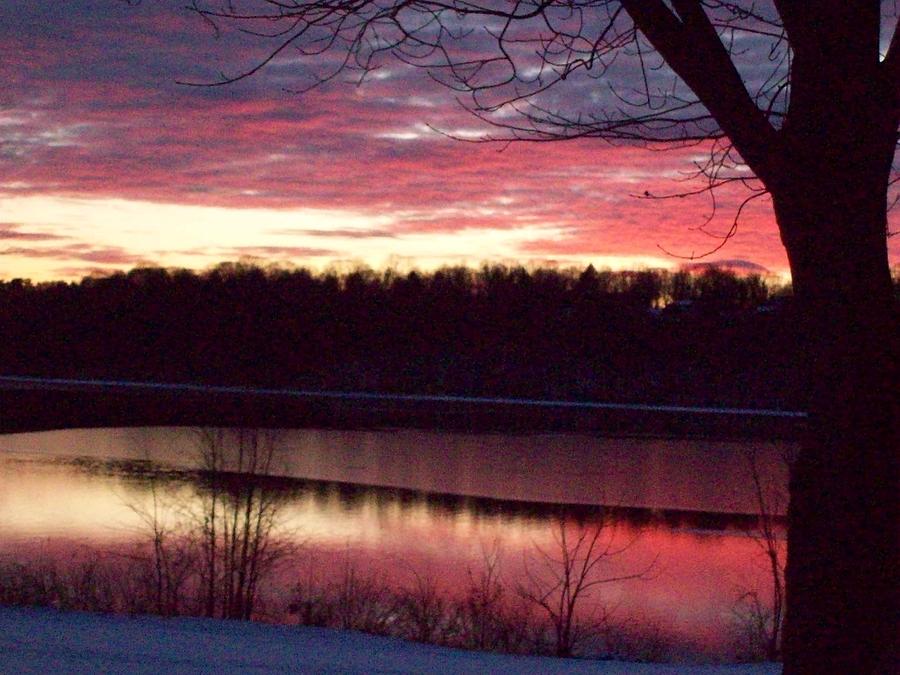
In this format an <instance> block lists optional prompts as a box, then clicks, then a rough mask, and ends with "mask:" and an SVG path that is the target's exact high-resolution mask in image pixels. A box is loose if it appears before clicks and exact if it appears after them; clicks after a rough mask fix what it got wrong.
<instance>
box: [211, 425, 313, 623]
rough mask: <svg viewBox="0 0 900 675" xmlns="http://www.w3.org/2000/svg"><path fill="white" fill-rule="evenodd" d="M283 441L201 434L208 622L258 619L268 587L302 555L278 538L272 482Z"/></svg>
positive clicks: (267, 435) (261, 435)
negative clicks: (282, 565)
mask: <svg viewBox="0 0 900 675" xmlns="http://www.w3.org/2000/svg"><path fill="white" fill-rule="evenodd" d="M279 436H280V434H279V432H277V431H272V430H262V429H200V430H198V431H197V432H196V437H197V441H198V442H197V448H198V460H199V467H200V471H201V477H202V478H203V479H204V482H203V484H202V486H201V489H200V497H201V502H202V505H201V510H200V513H199V514H197V516H196V520H197V523H198V525H199V528H198V529H199V533H198V542H199V544H198V545H199V547H200V551H201V556H202V560H203V564H202V565H201V567H200V585H201V589H202V606H203V613H204V614H206V616H221V617H224V618H232V619H249V618H251V616H252V615H253V613H254V609H255V608H256V606H257V603H258V601H259V592H260V582H261V580H262V579H263V578H264V577H266V576H268V575H269V574H271V573H272V572H273V570H274V569H275V567H276V565H277V564H278V563H279V562H280V561H281V560H283V559H284V558H285V557H287V556H288V555H289V554H290V553H291V552H293V551H294V550H295V548H296V547H295V546H293V545H291V544H289V543H287V542H286V541H285V540H284V539H278V538H277V537H276V536H274V534H275V530H276V528H277V525H278V520H279V519H278V511H279V505H280V503H281V501H282V499H283V495H282V494H281V493H280V492H279V491H278V490H277V489H274V488H273V487H272V486H270V485H268V484H267V482H266V479H267V478H270V477H271V476H272V475H273V472H274V471H275V469H276V467H277V464H278V462H277V460H278V456H279V451H280V447H279Z"/></svg>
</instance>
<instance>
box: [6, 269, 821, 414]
mask: <svg viewBox="0 0 900 675" xmlns="http://www.w3.org/2000/svg"><path fill="white" fill-rule="evenodd" d="M789 291H790V289H789V288H786V287H779V286H772V285H769V284H767V283H766V282H765V280H764V279H762V278H761V277H759V276H757V275H750V276H738V275H736V274H734V273H733V272H730V271H727V270H723V269H717V268H708V269H705V270H702V271H689V270H681V271H677V272H670V271H666V270H642V271H608V270H599V271H598V270H596V269H595V268H594V267H593V266H589V267H587V268H586V269H583V270H578V269H566V270H563V269H554V268H540V267H539V268H525V267H522V266H510V265H485V266H483V267H481V268H479V269H473V268H467V267H448V268H442V269H438V270H436V271H433V272H420V271H410V272H398V271H397V270H393V269H388V270H384V271H375V270H372V269H369V268H363V267H360V268H356V269H351V270H349V271H343V272H339V271H336V270H329V271H324V272H320V273H316V272H312V271H310V270H308V269H304V268H299V269H298V268H284V267H277V266H269V267H262V266H258V265H256V264H252V263H244V262H238V263H224V264H221V265H218V266H216V267H214V268H211V269H209V270H207V271H205V272H201V273H197V272H192V271H188V270H183V269H171V270H170V269H163V268H156V267H142V268H137V269H134V270H131V271H129V272H127V273H124V272H119V273H115V274H111V275H109V276H102V277H96V276H93V277H85V278H83V279H82V280H80V281H78V282H70V283H66V282H49V283H38V284H35V283H31V282H29V281H26V280H21V279H14V280H11V281H6V282H0V332H2V334H3V335H4V336H5V339H4V340H3V341H2V343H0V372H3V373H4V374H15V375H34V376H54V377H79V378H115V379H128V380H137V381H153V382H198V383H208V384H226V385H228V384H241V385H252V386H266V387H303V388H330V389H345V390H366V391H383V392H408V393H412V392H415V393H434V394H444V393H446V394H461V395H503V396H526V397H551V398H567V399H604V400H619V401H638V402H671V403H694V404H721V405H765V406H775V407H800V406H802V405H803V403H804V401H803V391H802V387H800V386H799V381H798V372H797V370H798V369H797V367H796V365H795V364H796V363H798V362H799V359H797V354H796V351H797V346H796V345H797V343H798V340H797V337H796V334H795V333H796V328H795V323H794V321H792V303H791V296H790V292H789Z"/></svg>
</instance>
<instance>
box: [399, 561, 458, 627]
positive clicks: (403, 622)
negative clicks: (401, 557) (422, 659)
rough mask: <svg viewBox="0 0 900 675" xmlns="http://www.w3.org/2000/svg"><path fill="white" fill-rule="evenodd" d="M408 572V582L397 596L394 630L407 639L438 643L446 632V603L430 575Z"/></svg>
mask: <svg viewBox="0 0 900 675" xmlns="http://www.w3.org/2000/svg"><path fill="white" fill-rule="evenodd" d="M410 572H411V574H412V577H413V579H412V583H410V584H409V585H407V586H406V588H404V589H402V590H401V591H399V593H398V596H397V599H398V602H397V618H396V623H395V625H396V628H395V630H396V631H397V632H398V633H399V635H400V636H402V637H404V638H406V639H409V640H415V641H416V642H432V643H437V644H440V643H442V642H443V641H444V640H445V639H446V637H445V636H447V635H448V634H449V630H448V629H449V618H450V602H449V601H448V599H447V597H446V596H445V595H443V594H442V593H441V592H440V590H439V589H438V586H437V582H436V581H435V579H434V577H433V576H432V575H431V574H420V573H419V572H417V571H416V570H413V569H410Z"/></svg>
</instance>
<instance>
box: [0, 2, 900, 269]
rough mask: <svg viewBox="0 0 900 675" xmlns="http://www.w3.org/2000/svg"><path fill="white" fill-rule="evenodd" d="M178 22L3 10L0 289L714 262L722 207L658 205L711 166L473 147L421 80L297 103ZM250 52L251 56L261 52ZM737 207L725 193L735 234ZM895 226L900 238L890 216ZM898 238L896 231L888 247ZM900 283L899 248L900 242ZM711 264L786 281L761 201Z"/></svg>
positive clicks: (135, 14) (207, 35)
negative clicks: (283, 271)
mask: <svg viewBox="0 0 900 675" xmlns="http://www.w3.org/2000/svg"><path fill="white" fill-rule="evenodd" d="M184 4H186V3H184V2H181V1H178V0H158V1H156V2H147V1H145V2H143V3H141V4H139V5H137V6H129V5H128V4H126V3H125V2H116V1H113V0H73V1H71V2H32V1H30V0H4V2H3V3H2V4H0V82H2V86H0V279H9V278H13V277H30V278H32V279H35V280H45V279H72V278H77V277H81V276H83V275H86V274H91V273H96V272H98V271H99V272H109V271H113V270H117V269H128V268H131V267H133V266H135V265H141V264H153V265H163V266H179V267H182V266H183V267H190V268H195V269H203V268H207V267H209V266H211V265H214V264H216V263H217V262H221V261H224V260H237V259H239V258H257V259H259V260H260V261H262V262H279V263H292V264H297V265H310V266H313V267H316V268H322V267H325V266H327V265H329V264H335V263H336V264H338V265H349V264H357V263H364V264H369V265H372V266H373V267H384V266H386V265H392V266H396V267H399V268H400V269H409V268H412V267H418V268H431V267H434V266H436V265H441V264H458V263H466V264H479V263H481V262H488V261H503V262H513V261H516V262H554V263H558V264H563V265H569V264H576V265H584V264H587V263H588V262H592V263H594V264H595V265H596V266H598V267H600V266H608V267H612V268H622V267H629V268H636V267H642V266H650V267H658V266H659V267H676V266H678V265H680V264H682V263H683V262H684V261H683V260H681V259H680V258H678V257H675V256H672V255H669V254H667V253H666V252H665V251H669V252H671V253H674V254H678V255H683V256H689V255H691V254H692V253H693V254H699V253H702V252H704V251H707V250H709V249H710V248H712V247H714V246H715V245H716V244H717V240H716V239H715V238H713V237H710V236H709V235H708V234H705V233H703V232H700V231H698V230H697V226H699V225H701V224H702V223H703V221H704V217H705V216H706V214H707V213H708V212H709V209H710V200H709V198H708V196H700V197H696V198H691V199H678V200H669V201H656V200H648V199H644V198H641V196H642V195H644V194H645V192H650V193H653V194H658V193H667V192H678V191H681V190H683V189H684V187H685V183H684V182H679V181H680V179H681V178H683V177H684V176H685V175H686V174H689V173H690V172H691V170H692V168H693V164H692V162H694V161H698V160H699V161H702V160H703V159H704V158H705V154H704V148H703V147H694V148H689V149H682V150H674V151H669V152H654V151H649V150H647V149H644V148H641V147H628V146H623V145H618V146H614V145H609V144H607V143H605V142H603V141H598V140H592V139H587V140H584V141H573V142H566V143H553V144H534V143H532V144H527V143H520V144H513V145H510V146H502V145H497V144H473V143H465V142H461V141H458V140H451V139H449V138H447V137H445V136H442V135H441V134H439V133H436V132H435V131H433V130H432V128H437V129H441V130H443V131H446V132H448V133H451V134H453V135H456V136H460V137H463V138H470V139H475V138H479V137H480V136H482V135H483V134H484V133H485V127H484V126H483V125H482V124H480V123H479V122H478V121H477V120H475V119H474V118H473V117H472V116H471V115H469V114H468V113H466V112H465V111H464V110H462V108H461V107H460V106H459V105H458V104H457V103H456V102H455V100H454V97H453V94H452V92H450V91H448V90H446V89H444V88H442V87H440V86H438V85H436V84H435V83H433V82H432V81H430V80H429V79H428V77H427V76H426V74H425V73H424V72H422V71H421V70H415V69H411V68H409V67H406V66H401V65H400V64H398V63H394V64H391V65H388V66H386V67H385V68H383V69H381V70H379V71H377V72H376V73H374V76H373V77H371V78H370V80H369V81H368V82H366V83H365V84H363V85H362V86H353V85H351V84H346V83H332V84H329V85H327V86H324V87H322V88H319V89H317V90H314V91H312V92H310V93H307V94H304V95H302V96H300V95H297V94H296V93H291V92H290V91H288V90H289V89H290V87H292V86H295V87H296V82H297V77H296V69H297V68H301V67H302V66H300V65H298V64H297V63H296V62H295V60H291V59H290V58H287V59H284V60H282V61H280V62H278V63H275V64H273V66H272V67H270V68H268V69H266V70H265V71H263V72H262V73H260V74H258V75H257V76H255V77H253V78H251V79H249V80H245V81H242V82H239V83H237V84H234V85H231V86H227V87H219V88H196V87H189V86H184V85H180V84H177V81H179V80H186V81H197V82H203V81H205V82H208V81H212V80H214V79H216V78H217V77H218V74H219V73H220V72H224V73H226V74H233V73H236V72H238V71H239V70H240V69H241V67H242V65H243V64H246V63H248V62H251V61H252V60H253V56H254V55H255V54H257V53H260V52H259V50H258V49H257V48H258V47H259V45H258V44H255V43H252V42H249V41H245V42H236V41H235V40H234V39H233V38H230V37H229V36H225V37H223V38H220V39H216V37H215V35H214V34H213V32H212V30H211V29H210V28H209V27H208V26H205V25H204V24H203V23H202V22H201V21H200V20H199V19H198V18H197V17H196V16H192V15H190V14H189V13H187V12H185V11H184V10H183V9H182V7H183V5H184ZM254 50H255V51H254ZM744 196H745V194H744V193H741V192H737V191H736V192H733V193H721V194H720V195H719V197H718V199H719V203H718V213H719V214H720V218H719V219H717V221H714V222H713V224H712V225H711V226H710V227H709V228H708V229H709V230H710V231H712V232H713V233H715V232H722V231H725V230H727V229H728V226H729V225H730V220H731V218H732V217H733V216H734V212H735V208H736V205H737V204H738V203H739V202H740V201H741V199H742V198H743V197H744ZM894 219H895V220H896V216H894ZM894 229H896V227H895V228H894ZM891 252H892V262H893V263H895V264H896V263H897V262H898V261H900V237H895V238H893V239H892V240H891ZM705 260H706V261H716V260H720V261H721V260H726V261H743V262H744V263H746V264H747V266H748V267H750V268H752V269H760V268H756V267H754V266H761V268H765V269H767V270H769V271H771V272H773V273H776V274H779V273H783V272H784V271H785V270H786V267H787V261H786V257H785V254H784V251H783V248H782V246H781V243H780V240H779V237H778V233H777V231H776V228H775V224H774V221H773V218H772V213H771V207H770V205H769V203H768V201H767V200H765V199H760V200H756V201H755V202H754V204H753V206H752V207H750V208H748V209H747V210H746V211H745V213H744V215H743V217H742V219H741V221H740V226H739V230H738V232H737V234H736V235H735V236H734V237H733V238H732V239H731V240H730V241H729V242H728V243H727V245H726V246H725V247H724V248H723V249H722V250H721V251H718V252H717V253H716V254H715V255H713V256H711V257H710V258H707V259H705Z"/></svg>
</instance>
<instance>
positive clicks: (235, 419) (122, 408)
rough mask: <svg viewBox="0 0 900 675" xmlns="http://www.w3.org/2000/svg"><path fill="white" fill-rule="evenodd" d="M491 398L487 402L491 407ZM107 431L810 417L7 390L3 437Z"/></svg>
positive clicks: (769, 434)
mask: <svg viewBox="0 0 900 675" xmlns="http://www.w3.org/2000/svg"><path fill="white" fill-rule="evenodd" d="M485 401H486V402H485ZM109 426H243V427H270V428H328V429H384V428H397V427H401V428H415V429H427V430H433V431H453V432H467V433H501V432H502V433H566V432H578V433H589V434H596V435H601V436H611V437H615V436H639V437H655V438H659V437H663V438H702V439H711V440H798V439H799V438H801V436H802V433H803V429H804V427H805V420H804V419H803V418H802V417H796V416H794V417H791V416H784V417H780V416H775V415H771V414H759V415H754V414H746V413H741V414H729V413H724V414H698V413H696V412H692V411H690V410H687V409H676V410H653V409H641V408H640V407H638V409H623V408H615V407H614V408H590V407H578V404H577V403H576V404H575V405H573V406H571V407H566V406H565V405H562V406H560V405H551V404H546V405H541V404H540V402H535V403H529V404H528V405H517V404H516V402H515V401H504V400H491V399H485V400H484V401H472V400H466V399H463V398H460V399H455V400H454V399H451V400H442V399H441V398H440V397H434V398H427V397H425V398H424V399H423V400H418V399H415V398H414V397H400V396H398V397H393V398H391V397H388V398H385V399H381V398H377V397H376V396H374V395H373V396H372V397H371V398H367V395H366V394H362V395H359V394H356V395H351V396H348V397H347V398H341V397H340V396H337V395H334V394H333V393H328V392H324V393H323V394H322V395H321V396H315V395H310V396H305V397H294V396H288V395H281V394H279V393H277V392H262V393H258V392H252V391H214V392H208V391H192V390H169V389H154V388H152V387H151V386H147V387H146V388H140V387H137V388H134V387H132V388H129V387H116V386H76V385H69V386H55V387H46V388H37V387H34V386H26V385H23V386H15V385H10V384H5V385H4V386H3V388H2V389H0V433H15V432H25V431H42V430H50V429H63V428H88V427H109Z"/></svg>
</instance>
